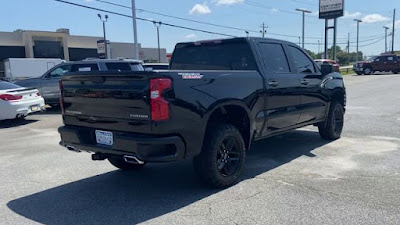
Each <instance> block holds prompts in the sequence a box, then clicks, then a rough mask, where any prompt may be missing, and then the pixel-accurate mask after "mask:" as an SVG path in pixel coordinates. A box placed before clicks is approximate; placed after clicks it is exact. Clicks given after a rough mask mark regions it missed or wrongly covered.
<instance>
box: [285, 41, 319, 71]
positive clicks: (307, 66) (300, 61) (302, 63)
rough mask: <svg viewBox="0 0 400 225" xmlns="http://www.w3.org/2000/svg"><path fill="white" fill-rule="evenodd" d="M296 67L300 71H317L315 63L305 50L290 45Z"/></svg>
mask: <svg viewBox="0 0 400 225" xmlns="http://www.w3.org/2000/svg"><path fill="white" fill-rule="evenodd" d="M289 51H290V53H291V55H292V59H293V63H294V66H295V69H297V72H298V73H315V72H316V71H315V68H314V63H313V61H312V60H311V59H310V58H308V56H307V55H306V54H304V52H303V51H301V50H300V49H298V48H297V47H293V46H289Z"/></svg>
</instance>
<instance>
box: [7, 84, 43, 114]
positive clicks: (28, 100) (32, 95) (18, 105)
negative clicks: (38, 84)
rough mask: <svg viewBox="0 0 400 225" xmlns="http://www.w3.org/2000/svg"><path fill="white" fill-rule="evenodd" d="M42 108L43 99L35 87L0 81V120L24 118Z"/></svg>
mask: <svg viewBox="0 0 400 225" xmlns="http://www.w3.org/2000/svg"><path fill="white" fill-rule="evenodd" d="M44 109H45V107H44V99H43V98H42V97H41V96H40V93H39V91H38V90H37V89H34V88H24V87H20V86H18V85H15V84H12V83H9V82H5V81H0V120H7V119H15V118H24V117H25V116H27V115H28V114H30V113H34V112H38V111H42V110H44Z"/></svg>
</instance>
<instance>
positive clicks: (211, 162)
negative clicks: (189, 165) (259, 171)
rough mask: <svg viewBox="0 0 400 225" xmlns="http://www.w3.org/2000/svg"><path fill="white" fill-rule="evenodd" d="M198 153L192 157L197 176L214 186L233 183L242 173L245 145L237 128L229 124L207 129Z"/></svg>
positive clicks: (222, 186)
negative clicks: (201, 147)
mask: <svg viewBox="0 0 400 225" xmlns="http://www.w3.org/2000/svg"><path fill="white" fill-rule="evenodd" d="M208 130H209V132H208V134H206V137H205V140H204V144H203V149H202V151H201V153H200V155H198V156H196V157H195V158H194V159H193V166H194V169H195V171H196V173H197V174H198V175H199V177H200V178H201V179H202V180H203V181H204V182H205V183H207V184H209V185H211V186H214V187H216V188H225V187H229V186H231V185H233V184H235V183H236V182H237V181H238V179H239V176H240V174H241V173H242V170H243V166H244V161H245V158H246V147H245V144H244V141H243V137H242V135H241V133H240V132H239V130H238V129H237V128H236V127H234V126H232V125H229V124H220V125H217V126H215V127H212V128H210V129H208Z"/></svg>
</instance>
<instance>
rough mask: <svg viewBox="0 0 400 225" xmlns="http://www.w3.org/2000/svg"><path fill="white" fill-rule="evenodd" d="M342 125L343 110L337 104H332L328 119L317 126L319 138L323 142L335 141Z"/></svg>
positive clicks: (340, 105) (339, 134) (338, 136)
mask: <svg viewBox="0 0 400 225" xmlns="http://www.w3.org/2000/svg"><path fill="white" fill-rule="evenodd" d="M343 125H344V108H343V105H342V104H340V103H339V102H336V101H334V102H332V104H331V106H330V108H329V113H328V117H327V118H326V120H325V121H324V122H322V123H320V124H319V125H318V130H319V134H320V136H321V137H322V138H323V139H325V140H337V139H339V138H340V136H341V134H342V131H343Z"/></svg>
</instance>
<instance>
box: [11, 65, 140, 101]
mask: <svg viewBox="0 0 400 225" xmlns="http://www.w3.org/2000/svg"><path fill="white" fill-rule="evenodd" d="M141 63H142V62H141V61H138V60H126V59H121V60H114V59H88V60H83V61H77V62H69V63H62V64H59V65H57V66H55V67H53V68H52V69H50V70H49V71H47V72H46V73H45V74H43V76H41V77H37V78H31V79H25V80H20V81H17V82H15V84H17V85H19V86H22V87H32V88H36V89H38V90H39V92H40V94H41V95H42V96H43V98H44V100H45V102H46V104H52V105H54V104H56V105H57V104H59V103H60V88H59V84H58V83H59V80H60V77H61V76H63V75H64V74H66V73H69V72H82V71H86V72H87V71H119V72H122V71H144V69H143V66H142V65H141Z"/></svg>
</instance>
